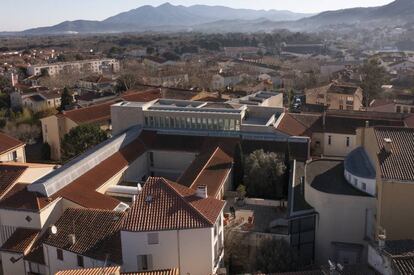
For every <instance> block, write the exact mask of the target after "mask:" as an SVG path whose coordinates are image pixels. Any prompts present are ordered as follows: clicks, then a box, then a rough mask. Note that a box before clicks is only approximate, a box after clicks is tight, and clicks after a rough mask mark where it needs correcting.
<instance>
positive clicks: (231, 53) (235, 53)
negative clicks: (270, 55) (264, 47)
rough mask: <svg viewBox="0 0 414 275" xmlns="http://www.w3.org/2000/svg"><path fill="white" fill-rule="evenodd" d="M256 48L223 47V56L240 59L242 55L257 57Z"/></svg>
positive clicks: (257, 50)
mask: <svg viewBox="0 0 414 275" xmlns="http://www.w3.org/2000/svg"><path fill="white" fill-rule="evenodd" d="M259 51H260V48H258V47H224V54H225V55H226V56H227V57H231V58H240V57H243V55H257V53H258V52H259Z"/></svg>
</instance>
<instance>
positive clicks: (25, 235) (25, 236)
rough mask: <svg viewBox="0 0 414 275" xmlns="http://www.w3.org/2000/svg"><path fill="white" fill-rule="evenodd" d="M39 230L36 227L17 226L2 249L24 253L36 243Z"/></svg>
mask: <svg viewBox="0 0 414 275" xmlns="http://www.w3.org/2000/svg"><path fill="white" fill-rule="evenodd" d="M39 232H40V231H39V230H36V229H29V228H17V229H16V231H14V232H13V234H12V235H11V236H10V238H8V239H7V241H6V242H5V243H4V244H3V246H2V247H1V248H0V250H2V251H7V252H14V253H22V254H24V253H26V251H27V250H28V249H29V248H30V247H31V245H32V244H33V243H34V241H35V239H36V237H37V236H38V235H39Z"/></svg>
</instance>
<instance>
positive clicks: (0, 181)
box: [0, 164, 27, 197]
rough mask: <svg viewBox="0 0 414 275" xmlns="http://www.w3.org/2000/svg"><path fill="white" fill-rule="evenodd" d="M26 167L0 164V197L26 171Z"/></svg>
mask: <svg viewBox="0 0 414 275" xmlns="http://www.w3.org/2000/svg"><path fill="white" fill-rule="evenodd" d="M26 169H27V166H20V165H19V166H13V165H2V164H0V197H1V196H3V195H4V193H5V192H6V191H7V190H9V188H10V187H11V186H12V185H13V184H14V183H15V182H16V180H17V179H18V178H19V177H20V176H21V175H22V174H23V173H24V171H26Z"/></svg>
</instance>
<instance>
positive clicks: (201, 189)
mask: <svg viewBox="0 0 414 275" xmlns="http://www.w3.org/2000/svg"><path fill="white" fill-rule="evenodd" d="M196 195H197V197H199V198H202V199H207V197H208V195H207V186H206V185H200V186H197V191H196Z"/></svg>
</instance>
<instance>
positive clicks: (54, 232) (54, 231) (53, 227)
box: [50, 225, 57, 235]
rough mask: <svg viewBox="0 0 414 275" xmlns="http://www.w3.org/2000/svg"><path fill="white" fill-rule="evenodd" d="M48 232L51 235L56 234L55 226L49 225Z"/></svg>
mask: <svg viewBox="0 0 414 275" xmlns="http://www.w3.org/2000/svg"><path fill="white" fill-rule="evenodd" d="M50 233H52V234H53V235H56V234H57V227H56V226H54V225H52V226H51V227H50Z"/></svg>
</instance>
